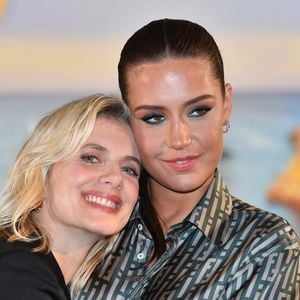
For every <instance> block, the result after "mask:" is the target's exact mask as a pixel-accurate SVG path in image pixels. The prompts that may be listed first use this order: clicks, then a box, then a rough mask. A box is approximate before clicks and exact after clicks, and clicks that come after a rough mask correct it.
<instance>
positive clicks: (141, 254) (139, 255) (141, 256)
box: [137, 253, 145, 259]
mask: <svg viewBox="0 0 300 300" xmlns="http://www.w3.org/2000/svg"><path fill="white" fill-rule="evenodd" d="M144 257H145V255H144V253H139V254H138V255H137V258H138V259H143V258H144Z"/></svg>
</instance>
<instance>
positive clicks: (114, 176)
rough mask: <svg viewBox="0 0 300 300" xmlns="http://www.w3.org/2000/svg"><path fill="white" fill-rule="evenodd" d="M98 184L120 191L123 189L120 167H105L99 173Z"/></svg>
mask: <svg viewBox="0 0 300 300" xmlns="http://www.w3.org/2000/svg"><path fill="white" fill-rule="evenodd" d="M99 182H100V183H101V184H105V185H108V186H110V188H112V189H121V188H122V187H123V175H122V172H121V169H120V167H119V166H118V167H112V166H106V167H105V169H102V170H101V171H100V175H99Z"/></svg>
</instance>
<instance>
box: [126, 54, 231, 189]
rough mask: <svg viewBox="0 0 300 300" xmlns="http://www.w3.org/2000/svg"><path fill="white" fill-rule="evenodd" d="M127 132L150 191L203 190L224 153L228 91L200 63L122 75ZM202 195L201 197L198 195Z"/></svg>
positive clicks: (171, 63) (165, 63) (151, 66)
mask: <svg viewBox="0 0 300 300" xmlns="http://www.w3.org/2000/svg"><path fill="white" fill-rule="evenodd" d="M127 84H128V95H127V99H128V104H129V107H130V110H131V112H132V117H131V118H132V119H131V122H132V128H133V131H134V135H135V138H136V141H137V144H138V147H139V150H140V153H141V157H142V161H143V165H144V167H145V169H146V170H147V171H148V173H149V174H150V176H151V183H152V185H153V187H154V192H155V186H159V187H160V188H162V187H163V188H166V189H167V190H170V191H175V192H180V193H182V192H193V191H196V190H205V189H206V188H207V186H208V184H209V183H210V181H211V180H212V178H213V175H214V171H215V168H216V166H217V164H218V162H219V160H220V158H221V154H222V149H223V132H222V126H223V122H224V121H225V120H228V119H229V117H230V112H231V87H230V86H229V85H226V87H225V97H224V95H223V94H222V90H221V86H220V83H219V81H218V80H216V79H215V78H214V77H213V75H212V73H211V70H210V65H209V63H208V62H207V61H206V60H204V59H201V58H182V59H178V58H171V59H165V60H162V61H159V62H155V63H144V64H140V65H137V66H134V67H132V68H129V69H128V70H127ZM201 194H202V192H201Z"/></svg>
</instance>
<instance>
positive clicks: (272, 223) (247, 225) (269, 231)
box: [232, 198, 300, 247]
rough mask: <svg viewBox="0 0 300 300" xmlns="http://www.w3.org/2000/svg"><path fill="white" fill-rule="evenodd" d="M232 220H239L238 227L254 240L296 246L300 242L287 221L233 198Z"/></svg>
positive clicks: (299, 244)
mask: <svg viewBox="0 0 300 300" xmlns="http://www.w3.org/2000/svg"><path fill="white" fill-rule="evenodd" d="M232 218H233V219H239V221H240V226H241V228H243V229H244V230H245V231H249V234H251V235H252V236H253V237H254V238H255V239H256V240H257V239H258V238H261V241H265V240H268V239H270V240H273V241H281V243H283V244H286V245H289V244H294V243H296V244H298V247H300V241H299V238H298V237H297V235H296V233H295V231H294V229H293V228H292V226H291V225H290V224H289V222H288V221H287V220H285V219H284V218H282V217H281V216H278V215H277V214H275V213H272V212H270V211H266V210H264V209H261V208H258V207H256V206H254V205H251V204H249V203H247V202H244V201H242V200H240V199H237V198H233V210H232Z"/></svg>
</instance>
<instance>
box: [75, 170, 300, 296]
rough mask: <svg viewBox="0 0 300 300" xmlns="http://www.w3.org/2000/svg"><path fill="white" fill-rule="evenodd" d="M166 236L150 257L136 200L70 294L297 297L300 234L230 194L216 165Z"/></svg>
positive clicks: (145, 230)
mask: <svg viewBox="0 0 300 300" xmlns="http://www.w3.org/2000/svg"><path fill="white" fill-rule="evenodd" d="M183 201H184V199H183ZM166 242H167V250H166V252H165V253H164V254H163V255H162V256H161V257H160V258H159V259H158V260H157V261H156V262H155V264H153V265H151V264H149V261H150V258H151V253H152V250H153V246H154V243H153V240H152V239H151V236H150V234H149V231H148V230H147V228H146V227H145V226H144V224H143V220H142V219H141V217H140V214H139V211H138V207H136V210H135V212H134V213H133V215H132V217H131V219H130V222H129V224H128V226H127V227H126V228H125V229H124V230H123V231H122V233H121V234H120V237H119V239H118V241H117V243H116V245H115V247H114V249H113V251H112V253H111V254H110V255H108V256H107V257H106V259H104V260H103V261H102V262H101V263H100V264H99V266H98V268H97V269H96V271H95V272H94V274H93V276H92V278H91V279H90V280H89V281H88V283H87V285H86V286H85V287H84V288H83V289H82V290H81V291H80V293H79V294H78V296H77V299H80V300H82V299H88V300H92V299H117V300H121V299H143V300H144V299H145V300H148V299H149V300H156V299H209V300H214V299H251V300H253V299H276V300H278V299H291V300H294V299H300V293H299V289H300V254H299V252H300V241H299V238H298V237H297V235H296V234H295V232H294V231H293V229H292V228H291V227H290V225H289V224H288V223H287V222H286V221H285V220H283V219H282V218H280V217H278V216H276V215H274V214H272V213H269V212H266V211H263V210H261V209H258V208H256V207H253V206H250V205H249V204H247V203H245V202H242V201H240V200H239V199H236V198H234V197H233V196H231V195H230V194H229V192H228V190H227V187H226V185H225V183H224V181H223V179H222V177H221V176H220V174H219V172H218V171H217V172H216V176H215V178H214V181H213V182H212V184H211V186H210V188H209V190H208V191H207V193H206V194H205V195H204V196H203V197H202V199H201V200H200V201H199V203H198V204H197V205H196V207H195V208H194V209H193V211H192V212H191V213H190V215H189V216H188V217H187V218H186V219H185V220H184V221H183V222H181V223H180V224H177V225H174V226H172V227H171V228H170V230H169V232H168V234H167V236H166Z"/></svg>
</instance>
